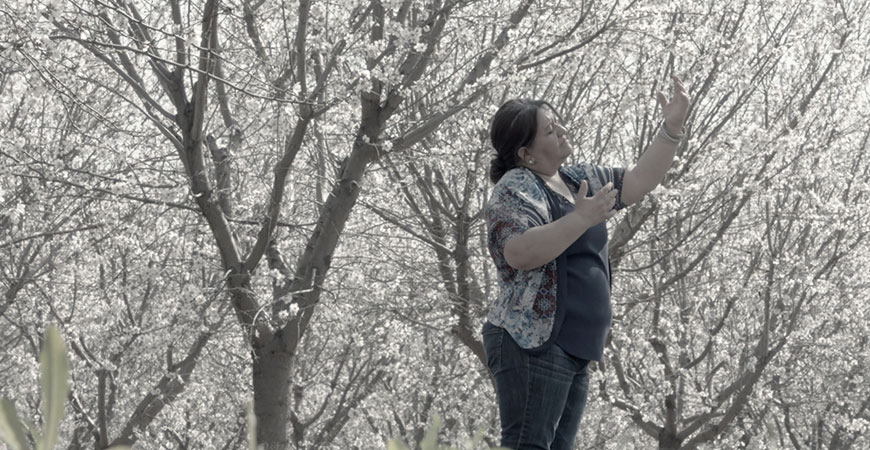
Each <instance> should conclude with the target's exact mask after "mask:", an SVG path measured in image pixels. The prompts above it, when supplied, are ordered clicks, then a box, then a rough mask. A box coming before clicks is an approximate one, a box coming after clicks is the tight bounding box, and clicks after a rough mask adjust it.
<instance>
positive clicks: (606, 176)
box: [569, 164, 627, 210]
mask: <svg viewBox="0 0 870 450" xmlns="http://www.w3.org/2000/svg"><path fill="white" fill-rule="evenodd" d="M569 170H572V171H574V173H576V174H577V175H578V176H579V178H580V179H587V180H589V195H595V193H596V192H598V190H599V189H601V187H602V186H604V185H605V184H607V183H610V182H613V187H614V188H615V189H617V190H618V192H617V193H616V204H614V205H613V209H615V210H620V209H622V208H625V207H626V206H627V205H626V204H625V203H624V202H623V201H622V181H623V179H624V178H625V169H624V168H622V167H605V166H599V165H596V164H579V165H576V166H571V167H569Z"/></svg>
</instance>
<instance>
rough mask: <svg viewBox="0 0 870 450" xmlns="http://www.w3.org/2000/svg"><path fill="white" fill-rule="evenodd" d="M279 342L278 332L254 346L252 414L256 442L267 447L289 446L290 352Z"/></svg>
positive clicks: (291, 361) (291, 358)
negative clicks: (255, 430)
mask: <svg viewBox="0 0 870 450" xmlns="http://www.w3.org/2000/svg"><path fill="white" fill-rule="evenodd" d="M285 347H286V346H284V345H283V344H282V343H281V338H280V334H279V335H278V336H275V337H273V338H272V339H270V340H269V341H268V343H267V344H266V345H265V346H263V347H260V348H254V349H253V351H252V352H251V356H252V357H253V362H252V363H253V381H254V414H255V415H256V416H257V442H258V443H260V444H262V445H263V447H264V448H265V449H266V450H273V449H274V450H279V449H280V450H283V449H285V448H288V440H287V429H288V427H289V417H288V414H289V410H290V408H289V406H290V405H289V404H288V402H289V400H290V396H289V394H290V379H291V377H292V365H293V355H292V354H290V353H289V352H287V351H286V349H285Z"/></svg>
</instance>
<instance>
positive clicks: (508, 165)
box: [489, 99, 556, 183]
mask: <svg viewBox="0 0 870 450" xmlns="http://www.w3.org/2000/svg"><path fill="white" fill-rule="evenodd" d="M542 106H546V107H547V108H549V109H551V110H553V112H555V111H556V110H555V108H553V107H552V106H551V105H550V104H549V103H547V102H545V101H543V100H527V99H513V100H508V101H507V102H505V103H504V104H503V105H501V107H500V108H499V109H498V111H496V113H495V115H494V116H492V124H491V125H490V127H489V140H490V141H491V142H492V146H493V147H494V148H495V153H496V155H495V157H493V158H492V161H490V165H489V179H490V180H492V182H493V183H498V180H500V179H501V177H502V176H503V175H504V174H505V173H506V172H507V171H508V170H511V169H513V168H515V167H517V166H518V163H519V156H517V151H518V150H519V149H520V148H521V147H528V146H529V145H532V143H533V142H534V141H535V135H537V133H538V110H539V109H541V107H542Z"/></svg>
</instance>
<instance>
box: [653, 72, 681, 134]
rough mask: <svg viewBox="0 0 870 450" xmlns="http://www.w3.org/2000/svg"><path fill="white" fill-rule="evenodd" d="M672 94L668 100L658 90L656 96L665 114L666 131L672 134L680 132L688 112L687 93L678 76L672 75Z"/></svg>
mask: <svg viewBox="0 0 870 450" xmlns="http://www.w3.org/2000/svg"><path fill="white" fill-rule="evenodd" d="M672 78H673V80H674V96H673V98H671V99H670V100H668V97H667V96H666V95H665V93H664V92H662V91H659V92H658V93H657V94H656V98H657V99H658V101H659V105H661V107H662V114H663V115H664V116H665V126H667V127H668V132H670V133H671V134H672V135H674V136H679V135H680V134H682V129H683V124H684V123H686V115H687V114H688V113H689V93H688V92H687V91H686V86H684V85H683V81H682V80H680V78H679V77H677V76H676V75H674V76H673V77H672Z"/></svg>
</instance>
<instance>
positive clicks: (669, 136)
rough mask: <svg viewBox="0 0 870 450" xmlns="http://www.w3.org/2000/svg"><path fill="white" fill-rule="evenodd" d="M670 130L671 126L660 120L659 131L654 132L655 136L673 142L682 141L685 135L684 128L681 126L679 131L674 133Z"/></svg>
mask: <svg viewBox="0 0 870 450" xmlns="http://www.w3.org/2000/svg"><path fill="white" fill-rule="evenodd" d="M672 130H673V128H672V127H670V126H668V124H667V122H664V121H662V123H661V125H660V126H659V131H658V133H656V137H659V138H662V139H664V140H666V141H668V142H671V143H673V144H679V143H680V142H682V141H683V138H685V137H686V128H685V127H681V128H680V132H679V133H674V132H673V131H672Z"/></svg>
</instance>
